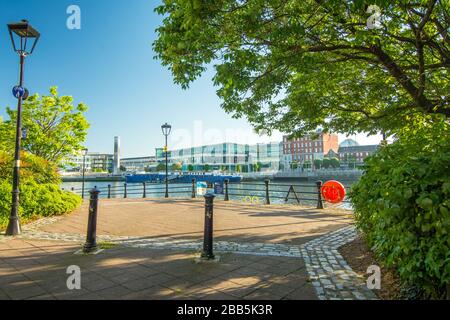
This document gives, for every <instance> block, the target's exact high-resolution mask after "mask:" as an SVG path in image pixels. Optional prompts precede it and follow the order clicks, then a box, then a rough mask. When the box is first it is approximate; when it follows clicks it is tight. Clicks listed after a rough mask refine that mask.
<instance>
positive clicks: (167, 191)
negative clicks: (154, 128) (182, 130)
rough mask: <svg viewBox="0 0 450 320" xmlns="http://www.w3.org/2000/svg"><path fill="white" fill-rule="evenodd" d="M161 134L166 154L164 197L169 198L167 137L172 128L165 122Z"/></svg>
mask: <svg viewBox="0 0 450 320" xmlns="http://www.w3.org/2000/svg"><path fill="white" fill-rule="evenodd" d="M161 130H162V133H163V135H164V137H165V138H166V144H165V146H164V153H165V154H166V195H165V197H166V198H168V197H169V161H168V153H169V152H168V150H167V137H168V136H169V135H170V131H172V126H171V125H170V124H168V123H167V122H166V123H165V124H163V125H162V126H161Z"/></svg>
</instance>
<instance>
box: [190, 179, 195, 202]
mask: <svg viewBox="0 0 450 320" xmlns="http://www.w3.org/2000/svg"><path fill="white" fill-rule="evenodd" d="M195 187H196V180H195V179H192V195H191V198H192V199H195V197H196V194H195Z"/></svg>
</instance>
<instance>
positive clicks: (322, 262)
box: [301, 226, 376, 300]
mask: <svg viewBox="0 0 450 320" xmlns="http://www.w3.org/2000/svg"><path fill="white" fill-rule="evenodd" d="M355 237H356V230H355V227H354V226H348V227H345V228H342V229H340V230H337V231H334V232H331V233H329V234H327V235H325V236H323V237H319V238H316V239H314V240H312V241H309V242H308V243H306V244H305V245H304V246H302V250H301V252H302V256H303V259H304V261H305V265H306V270H307V272H308V274H309V278H310V279H311V281H312V285H313V286H314V289H315V290H316V293H317V296H318V297H319V299H321V300H342V299H344V300H354V299H358V300H374V299H376V295H375V294H374V293H373V292H372V291H371V290H369V289H368V288H367V285H366V282H365V279H364V278H362V277H360V276H359V275H357V274H356V273H355V272H354V271H353V270H352V268H350V266H349V265H348V264H347V262H346V261H345V260H344V258H343V257H342V256H341V255H340V253H339V252H338V251H337V249H338V248H339V247H340V246H342V245H344V244H346V243H347V242H350V241H352V240H353V239H355Z"/></svg>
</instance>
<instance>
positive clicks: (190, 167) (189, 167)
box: [188, 164, 194, 172]
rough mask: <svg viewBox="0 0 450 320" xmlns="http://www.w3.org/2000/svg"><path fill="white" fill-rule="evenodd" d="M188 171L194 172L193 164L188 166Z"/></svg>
mask: <svg viewBox="0 0 450 320" xmlns="http://www.w3.org/2000/svg"><path fill="white" fill-rule="evenodd" d="M188 171H189V172H192V171H194V166H193V165H192V164H189V165H188Z"/></svg>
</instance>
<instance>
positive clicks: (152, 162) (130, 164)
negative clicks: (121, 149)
mask: <svg viewBox="0 0 450 320" xmlns="http://www.w3.org/2000/svg"><path fill="white" fill-rule="evenodd" d="M156 164H157V163H156V157H155V156H148V157H136V158H123V159H121V160H120V165H121V166H122V168H124V169H125V171H126V172H144V171H147V170H149V169H152V168H154V167H156Z"/></svg>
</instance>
